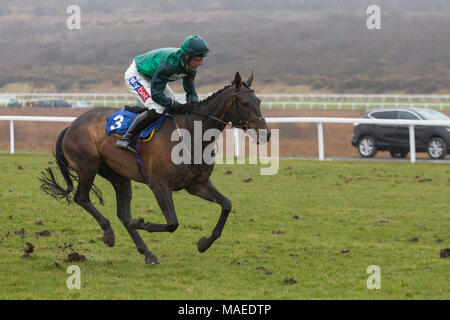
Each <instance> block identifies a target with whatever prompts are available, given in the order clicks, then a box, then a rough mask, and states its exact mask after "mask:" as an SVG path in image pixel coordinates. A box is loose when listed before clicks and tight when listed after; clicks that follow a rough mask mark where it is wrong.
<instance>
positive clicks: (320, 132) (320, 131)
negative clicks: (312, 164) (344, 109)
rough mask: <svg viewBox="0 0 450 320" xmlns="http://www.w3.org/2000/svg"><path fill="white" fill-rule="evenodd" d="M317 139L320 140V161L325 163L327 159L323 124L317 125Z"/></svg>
mask: <svg viewBox="0 0 450 320" xmlns="http://www.w3.org/2000/svg"><path fill="white" fill-rule="evenodd" d="M317 137H318V139H319V160H320V161H323V160H324V159H325V157H324V152H323V124H322V122H319V123H317Z"/></svg>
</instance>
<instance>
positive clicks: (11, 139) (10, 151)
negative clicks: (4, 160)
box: [9, 120, 14, 154]
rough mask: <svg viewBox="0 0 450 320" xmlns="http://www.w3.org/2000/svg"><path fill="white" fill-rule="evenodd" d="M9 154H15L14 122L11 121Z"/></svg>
mask: <svg viewBox="0 0 450 320" xmlns="http://www.w3.org/2000/svg"><path fill="white" fill-rule="evenodd" d="M9 153H10V154H14V120H9Z"/></svg>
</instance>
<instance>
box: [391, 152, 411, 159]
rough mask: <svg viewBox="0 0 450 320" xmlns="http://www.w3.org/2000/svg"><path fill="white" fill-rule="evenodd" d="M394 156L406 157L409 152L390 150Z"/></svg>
mask: <svg viewBox="0 0 450 320" xmlns="http://www.w3.org/2000/svg"><path fill="white" fill-rule="evenodd" d="M389 153H390V154H391V157H392V158H406V156H407V155H408V152H399V151H390V152H389Z"/></svg>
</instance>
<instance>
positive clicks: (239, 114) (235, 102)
mask: <svg viewBox="0 0 450 320" xmlns="http://www.w3.org/2000/svg"><path fill="white" fill-rule="evenodd" d="M252 81H253V71H252V75H251V76H250V78H249V79H248V80H247V82H242V81H241V76H240V75H239V72H236V75H235V77H234V81H233V82H232V87H233V98H232V102H231V106H230V107H229V109H228V114H227V118H228V119H227V120H228V121H230V122H231V125H232V127H235V128H239V129H242V130H244V131H247V132H248V133H250V134H251V135H252V136H253V138H254V139H255V141H256V142H257V143H258V144H259V143H266V142H268V141H269V139H270V130H269V129H268V128H267V123H266V120H265V119H264V117H263V116H262V114H261V109H260V105H261V100H260V99H259V98H258V97H257V96H256V95H255V91H254V90H253V89H251V85H252Z"/></svg>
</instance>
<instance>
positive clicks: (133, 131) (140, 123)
mask: <svg viewBox="0 0 450 320" xmlns="http://www.w3.org/2000/svg"><path fill="white" fill-rule="evenodd" d="M160 116H161V114H159V113H157V112H156V111H155V110H153V109H148V110H147V111H144V112H142V113H140V114H139V115H138V116H137V117H136V119H134V121H133V123H132V124H131V126H130V128H128V130H127V132H126V133H125V134H124V135H123V136H122V137H121V138H120V139H119V140H117V142H116V147H117V148H119V149H122V150H128V151H130V152H132V153H134V154H135V155H137V154H138V153H137V151H136V150H134V148H133V147H131V143H132V142H133V140H134V139H136V137H137V136H138V135H139V134H140V133H141V131H142V130H144V129H145V128H146V127H147V126H149V125H150V124H151V123H153V122H154V121H156V120H158V119H159V117H160Z"/></svg>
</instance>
